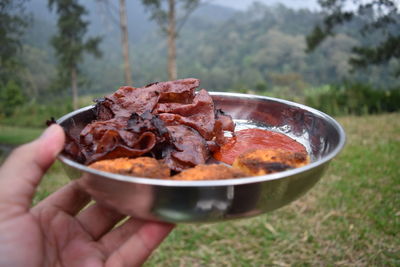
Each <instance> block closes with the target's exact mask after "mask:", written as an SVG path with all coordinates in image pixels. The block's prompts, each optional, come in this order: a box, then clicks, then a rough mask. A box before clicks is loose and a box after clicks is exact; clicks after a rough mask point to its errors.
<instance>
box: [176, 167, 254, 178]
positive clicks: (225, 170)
mask: <svg viewBox="0 0 400 267" xmlns="http://www.w3.org/2000/svg"><path fill="white" fill-rule="evenodd" d="M245 176H246V174H244V173H243V172H242V171H240V170H238V169H234V168H232V167H228V166H226V165H222V164H210V165H203V164H200V165H197V166H196V167H194V168H190V169H186V170H184V171H182V172H181V173H179V174H177V175H174V176H172V177H171V179H173V180H187V181H190V180H192V181H200V180H220V179H231V178H240V177H245Z"/></svg>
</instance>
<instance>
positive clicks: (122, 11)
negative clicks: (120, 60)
mask: <svg viewBox="0 0 400 267" xmlns="http://www.w3.org/2000/svg"><path fill="white" fill-rule="evenodd" d="M119 22H120V28H121V42H122V54H123V57H124V77H125V84H126V85H133V81H132V77H131V65H130V63H129V41H128V27H127V19H126V5H125V0H119Z"/></svg>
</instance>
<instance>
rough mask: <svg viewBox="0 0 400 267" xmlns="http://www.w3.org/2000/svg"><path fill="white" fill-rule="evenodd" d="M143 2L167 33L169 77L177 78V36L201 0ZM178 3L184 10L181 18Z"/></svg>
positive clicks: (144, 0) (148, 0)
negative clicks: (178, 15) (178, 16)
mask: <svg viewBox="0 0 400 267" xmlns="http://www.w3.org/2000/svg"><path fill="white" fill-rule="evenodd" d="M142 3H143V4H144V5H145V6H146V7H147V8H148V9H149V11H150V13H151V19H153V20H155V21H156V22H157V24H158V25H159V27H160V28H161V30H162V31H163V32H164V33H166V34H167V39H168V41H167V44H168V67H167V70H168V79H170V80H176V78H177V68H176V38H177V36H178V32H179V30H180V28H181V27H182V26H183V24H184V23H185V21H186V20H187V18H188V17H189V15H190V14H191V13H192V12H193V11H194V10H195V9H196V8H197V7H198V6H199V4H200V0H168V3H167V4H165V1H163V0H142ZM179 4H181V6H179ZM177 5H178V6H179V7H181V10H182V11H183V12H184V16H183V17H182V18H180V19H177V16H176V11H177V8H176V7H177Z"/></svg>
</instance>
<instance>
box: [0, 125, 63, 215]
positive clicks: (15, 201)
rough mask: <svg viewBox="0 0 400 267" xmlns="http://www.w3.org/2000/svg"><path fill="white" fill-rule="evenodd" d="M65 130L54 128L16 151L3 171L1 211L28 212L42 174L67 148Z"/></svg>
mask: <svg viewBox="0 0 400 267" xmlns="http://www.w3.org/2000/svg"><path fill="white" fill-rule="evenodd" d="M64 140H65V136H64V130H63V129H62V128H61V127H60V126H59V125H57V124H53V125H51V126H50V127H49V128H47V129H46V130H45V131H44V132H43V134H42V135H41V136H40V137H39V138H38V139H36V140H35V141H32V142H31V143H28V144H25V145H22V146H20V147H18V148H16V149H15V150H14V151H13V152H12V153H11V155H10V156H9V157H8V158H7V160H6V161H5V162H4V164H3V166H2V167H1V168H0V212H1V211H3V210H4V208H11V209H10V211H11V210H12V211H13V212H15V211H17V212H25V211H27V210H28V209H29V208H30V206H31V203H32V198H33V195H34V194H35V191H36V187H37V185H38V184H39V182H40V180H41V178H42V176H43V174H44V173H45V172H46V170H47V169H48V168H49V167H50V166H51V164H52V163H53V162H54V160H55V158H56V156H57V154H58V153H59V152H60V151H61V150H62V148H63V145H64Z"/></svg>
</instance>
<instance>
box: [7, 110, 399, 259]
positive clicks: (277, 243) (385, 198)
mask: <svg viewBox="0 0 400 267" xmlns="http://www.w3.org/2000/svg"><path fill="white" fill-rule="evenodd" d="M338 120H339V121H340V122H341V123H342V125H343V126H344V128H345V130H346V133H347V137H348V140H347V145H346V147H345V149H344V151H343V152H342V153H341V154H340V155H339V156H338V157H337V158H336V159H334V160H333V161H332V163H331V165H330V167H329V169H328V171H327V173H326V174H325V175H324V176H323V178H322V180H321V181H320V182H319V183H318V184H317V185H316V186H315V187H314V188H313V189H312V190H311V191H310V192H308V193H307V194H306V195H305V196H304V197H302V198H300V199H299V200H297V201H295V202H293V203H291V204H290V205H288V206H286V207H284V208H281V209H279V210H277V211H274V212H271V213H268V214H265V215H262V216H258V217H255V218H250V219H243V220H237V221H230V222H225V223H213V224H182V225H178V226H177V228H176V229H175V230H174V231H173V232H172V234H171V235H169V236H168V238H167V239H166V240H165V242H164V243H162V244H161V246H160V247H159V248H158V249H157V250H156V251H155V252H154V253H153V255H152V256H151V258H150V259H149V260H148V261H147V263H146V264H145V266H159V265H162V266H400V236H399V233H400V169H399V160H398V159H399V157H400V113H394V114H385V115H374V116H364V117H342V118H339V119H338ZM2 134H3V133H2V132H1V134H0V135H2ZM67 181H68V180H67V178H66V177H65V175H64V174H63V173H62V171H61V167H60V165H59V164H56V165H55V166H53V167H52V169H51V170H50V172H49V173H48V174H47V175H46V177H45V178H44V180H43V182H42V184H41V185H40V187H39V190H38V192H37V194H36V196H35V202H37V201H39V200H40V199H42V198H43V197H45V196H47V195H48V194H49V193H50V192H52V191H54V190H55V189H56V188H58V187H60V186H61V185H63V184H65V183H66V182H67Z"/></svg>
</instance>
